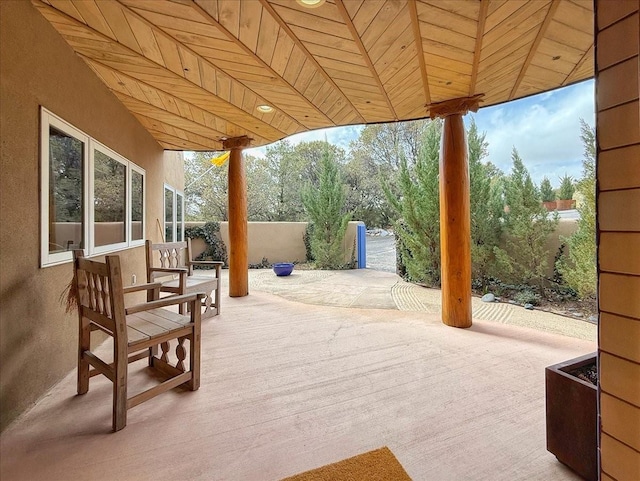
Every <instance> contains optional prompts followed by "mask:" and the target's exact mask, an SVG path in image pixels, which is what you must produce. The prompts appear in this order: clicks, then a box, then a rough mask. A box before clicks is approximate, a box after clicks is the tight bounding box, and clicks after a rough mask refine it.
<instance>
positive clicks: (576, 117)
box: [246, 80, 595, 187]
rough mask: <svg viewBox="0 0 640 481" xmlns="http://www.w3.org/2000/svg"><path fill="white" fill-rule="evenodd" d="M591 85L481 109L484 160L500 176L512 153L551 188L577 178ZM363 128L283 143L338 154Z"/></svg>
mask: <svg viewBox="0 0 640 481" xmlns="http://www.w3.org/2000/svg"><path fill="white" fill-rule="evenodd" d="M594 108H595V107H594V82H593V80H588V81H586V82H581V83H579V84H576V85H572V86H569V87H565V88H562V89H558V90H554V91H552V92H546V93H543V94H540V95H535V96H532V97H528V98H526V99H522V100H516V101H513V102H509V103H505V104H502V105H497V106H494V107H486V108H481V109H480V110H479V111H478V112H476V113H475V114H470V115H468V116H467V117H466V121H467V123H468V122H469V120H470V118H471V116H473V117H474V118H475V120H476V124H477V125H478V129H479V130H480V132H486V134H487V141H488V142H489V158H488V160H490V161H491V162H493V163H494V164H495V165H497V166H498V167H499V168H500V169H502V170H503V171H504V172H507V173H508V172H509V171H510V169H511V151H512V149H513V147H516V148H517V149H518V152H519V153H520V157H521V158H522V160H523V161H524V163H525V165H526V166H527V169H529V172H530V173H531V177H532V178H533V180H534V181H535V182H536V183H537V184H539V183H540V181H541V180H542V178H543V177H544V176H547V177H548V178H549V180H550V181H551V184H552V185H553V186H554V187H558V186H559V184H560V180H559V179H560V177H562V176H563V175H564V174H565V173H566V174H568V175H570V176H572V177H573V178H574V179H578V178H580V176H581V171H582V150H583V148H582V142H581V140H580V119H581V118H582V119H584V120H585V121H586V122H587V123H588V124H589V125H594V123H595V113H594ZM360 130H362V126H349V127H335V128H331V129H319V130H315V131H313V132H305V133H302V134H296V135H293V136H291V137H289V138H288V140H289V141H290V142H291V143H293V144H297V143H299V142H305V141H312V140H324V138H325V135H326V138H327V140H328V141H329V142H330V143H332V144H336V145H338V146H340V147H342V148H343V149H345V150H347V149H348V148H349V143H350V142H351V141H352V140H354V139H356V138H357V137H358V134H359V132H360ZM246 152H247V153H248V154H252V155H258V156H262V155H264V154H263V152H264V148H258V149H250V150H247V151H246Z"/></svg>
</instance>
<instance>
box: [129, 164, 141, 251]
mask: <svg viewBox="0 0 640 481" xmlns="http://www.w3.org/2000/svg"><path fill="white" fill-rule="evenodd" d="M143 189H144V183H143V175H142V174H141V173H140V172H137V171H135V170H132V171H131V240H140V239H143V235H144V219H143V218H142V215H143V213H144V212H143V208H142V206H143V205H144V192H143Z"/></svg>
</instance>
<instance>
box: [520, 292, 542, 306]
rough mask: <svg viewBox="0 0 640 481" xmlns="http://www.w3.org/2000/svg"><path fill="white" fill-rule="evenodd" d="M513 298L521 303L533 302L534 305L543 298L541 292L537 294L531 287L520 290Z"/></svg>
mask: <svg viewBox="0 0 640 481" xmlns="http://www.w3.org/2000/svg"><path fill="white" fill-rule="evenodd" d="M513 300H514V301H516V302H517V303H518V304H521V305H525V304H531V305H532V306H537V305H538V304H539V303H540V301H541V300H542V298H541V297H540V295H539V294H536V293H535V292H533V291H532V290H531V289H524V290H522V291H520V292H517V293H516V294H515V295H514V296H513Z"/></svg>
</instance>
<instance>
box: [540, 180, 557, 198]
mask: <svg viewBox="0 0 640 481" xmlns="http://www.w3.org/2000/svg"><path fill="white" fill-rule="evenodd" d="M540 196H541V197H542V202H553V201H554V200H556V193H555V192H554V190H553V187H552V186H551V181H550V180H549V179H548V178H547V177H546V176H545V177H543V179H542V182H540Z"/></svg>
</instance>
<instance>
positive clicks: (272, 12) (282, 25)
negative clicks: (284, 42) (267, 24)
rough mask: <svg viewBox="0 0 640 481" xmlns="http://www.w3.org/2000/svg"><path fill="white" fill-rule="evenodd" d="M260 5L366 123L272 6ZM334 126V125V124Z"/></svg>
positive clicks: (264, 1) (263, 2)
mask: <svg viewBox="0 0 640 481" xmlns="http://www.w3.org/2000/svg"><path fill="white" fill-rule="evenodd" d="M260 3H261V4H262V7H263V8H264V9H265V10H266V11H267V12H269V15H271V16H272V17H273V19H274V20H275V21H276V22H277V23H278V25H280V28H282V29H283V30H284V31H285V32H286V33H287V35H288V36H289V38H290V39H291V40H292V41H293V43H295V44H296V46H297V47H298V48H299V49H300V50H302V51H303V52H304V54H305V56H306V57H307V59H309V61H310V62H311V63H312V64H313V65H314V66H315V68H316V69H317V70H318V72H320V74H321V75H322V76H323V77H324V79H325V80H326V81H327V82H329V84H330V85H331V86H332V87H333V89H334V90H335V91H336V92H338V93H339V94H340V96H341V97H342V98H343V99H344V101H345V102H346V104H347V105H349V106H350V107H351V109H352V110H353V111H354V112H355V113H356V114H357V116H358V120H359V121H360V122H361V123H366V121H365V119H364V117H363V116H362V114H361V113H360V111H359V110H358V109H357V108H356V107H355V106H354V105H353V104H352V103H351V100H349V97H348V96H347V95H345V93H344V92H343V91H342V90H341V89H340V87H338V84H336V82H335V81H334V80H333V78H332V77H331V75H329V74H328V73H327V72H326V71H325V70H324V69H323V68H322V66H321V65H320V63H318V61H317V60H316V58H315V57H314V56H313V55H312V54H311V52H309V50H308V49H307V47H306V46H305V45H304V43H302V41H301V40H300V39H299V38H298V37H297V35H296V34H295V33H293V30H291V27H289V25H287V23H286V22H285V21H284V20H282V17H281V16H280V15H278V12H276V11H275V9H274V8H273V6H271V4H270V3H269V2H268V1H267V0H260ZM332 123H333V121H332ZM334 125H335V123H334Z"/></svg>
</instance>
